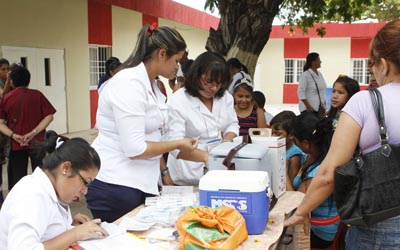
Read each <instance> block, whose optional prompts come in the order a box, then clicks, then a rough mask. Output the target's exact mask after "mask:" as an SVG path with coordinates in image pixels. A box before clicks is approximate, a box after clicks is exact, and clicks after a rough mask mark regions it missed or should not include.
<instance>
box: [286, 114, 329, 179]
mask: <svg viewBox="0 0 400 250" xmlns="http://www.w3.org/2000/svg"><path fill="white" fill-rule="evenodd" d="M332 133H333V126H332V120H331V119H330V118H323V119H321V120H320V119H319V118H318V116H317V115H315V114H314V113H311V112H303V113H301V114H300V115H298V116H296V117H295V118H294V120H293V129H292V134H293V136H295V137H296V138H297V139H299V140H300V141H303V140H307V141H308V142H309V143H312V144H314V145H315V146H317V148H318V149H319V152H320V153H319V156H318V157H317V159H315V161H314V163H315V164H314V165H317V164H319V163H321V162H322V160H323V159H324V158H325V156H326V154H327V153H328V150H329V147H330V145H331V139H332ZM305 172H306V171H305V170H304V171H303V173H305Z"/></svg>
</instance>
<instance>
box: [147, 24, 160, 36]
mask: <svg viewBox="0 0 400 250" xmlns="http://www.w3.org/2000/svg"><path fill="white" fill-rule="evenodd" d="M157 26H158V25H157V23H156V22H153V23H152V24H151V25H150V27H149V28H148V29H147V36H151V35H152V34H153V32H154V30H155V29H156V28H157Z"/></svg>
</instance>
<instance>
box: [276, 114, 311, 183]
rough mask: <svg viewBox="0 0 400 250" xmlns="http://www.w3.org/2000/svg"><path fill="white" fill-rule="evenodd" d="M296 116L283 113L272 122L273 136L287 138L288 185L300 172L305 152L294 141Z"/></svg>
mask: <svg viewBox="0 0 400 250" xmlns="http://www.w3.org/2000/svg"><path fill="white" fill-rule="evenodd" d="M294 118H296V114H295V113H293V112H292V111H288V110H285V111H282V112H280V113H279V114H277V115H276V116H274V118H272V120H271V129H272V136H278V137H284V138H286V174H287V181H286V183H287V184H288V185H291V184H290V183H292V182H293V179H294V177H295V176H296V175H297V173H298V172H299V170H300V166H301V164H302V161H303V152H302V151H301V149H300V148H299V147H297V146H296V145H295V144H294V143H293V140H292V135H291V131H292V127H293V119H294Z"/></svg>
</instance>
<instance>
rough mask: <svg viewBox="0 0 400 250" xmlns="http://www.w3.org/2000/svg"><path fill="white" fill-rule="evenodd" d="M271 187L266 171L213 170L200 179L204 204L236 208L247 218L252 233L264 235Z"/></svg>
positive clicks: (202, 203)
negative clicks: (268, 189)
mask: <svg viewBox="0 0 400 250" xmlns="http://www.w3.org/2000/svg"><path fill="white" fill-rule="evenodd" d="M268 186H269V177H268V173H267V172H265V171H229V170H211V171H209V172H208V173H207V174H206V175H204V176H203V177H202V178H201V179H200V183H199V198H200V205H202V206H209V207H211V208H217V207H220V206H229V207H233V208H235V209H236V210H238V211H239V212H240V213H241V214H242V215H243V217H244V219H245V220H246V227H247V232H248V234H262V233H263V232H264V230H265V227H266V225H267V222H268V212H269V199H268V196H267V188H268Z"/></svg>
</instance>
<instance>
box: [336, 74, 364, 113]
mask: <svg viewBox="0 0 400 250" xmlns="http://www.w3.org/2000/svg"><path fill="white" fill-rule="evenodd" d="M336 83H340V84H342V86H343V87H344V89H345V90H346V92H347V94H348V96H349V99H350V98H351V97H352V96H353V95H354V94H355V93H357V92H358V91H360V85H359V84H358V82H357V80H354V79H353V78H350V77H348V76H339V77H338V78H337V79H336V80H335V82H334V83H333V87H335V84H336ZM337 112H338V109H337V108H334V107H332V106H331V108H330V109H329V112H328V117H329V118H331V119H335V118H336V114H337Z"/></svg>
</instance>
